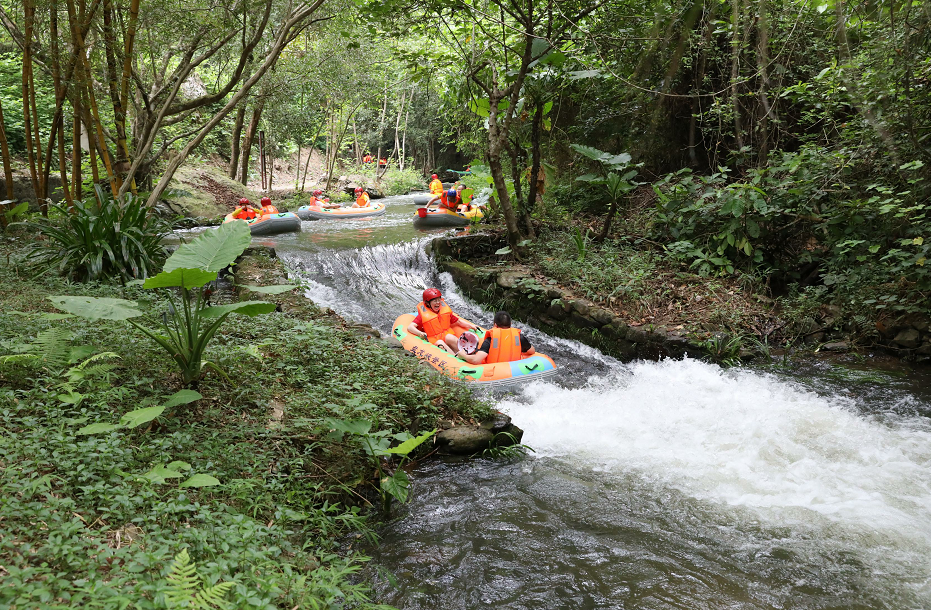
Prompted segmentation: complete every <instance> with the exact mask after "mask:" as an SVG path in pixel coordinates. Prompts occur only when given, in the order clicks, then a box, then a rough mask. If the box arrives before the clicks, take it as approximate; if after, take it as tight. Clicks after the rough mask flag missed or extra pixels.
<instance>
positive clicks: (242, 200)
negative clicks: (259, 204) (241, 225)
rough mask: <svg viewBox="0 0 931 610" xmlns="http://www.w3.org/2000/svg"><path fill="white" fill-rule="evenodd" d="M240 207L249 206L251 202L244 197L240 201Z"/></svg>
mask: <svg viewBox="0 0 931 610" xmlns="http://www.w3.org/2000/svg"><path fill="white" fill-rule="evenodd" d="M239 205H249V200H248V199H246V198H245V197H243V198H242V199H240V200H239Z"/></svg>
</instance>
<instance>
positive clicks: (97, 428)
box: [75, 424, 123, 436]
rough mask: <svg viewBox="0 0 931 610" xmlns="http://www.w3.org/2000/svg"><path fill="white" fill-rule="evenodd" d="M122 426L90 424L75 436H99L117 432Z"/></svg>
mask: <svg viewBox="0 0 931 610" xmlns="http://www.w3.org/2000/svg"><path fill="white" fill-rule="evenodd" d="M122 427H123V426H121V425H119V424H91V425H89V426H84V427H83V428H81V429H80V430H78V431H77V432H75V434H77V435H78V436H84V435H86V434H100V433H101V432H110V431H111V430H117V429H119V428H122Z"/></svg>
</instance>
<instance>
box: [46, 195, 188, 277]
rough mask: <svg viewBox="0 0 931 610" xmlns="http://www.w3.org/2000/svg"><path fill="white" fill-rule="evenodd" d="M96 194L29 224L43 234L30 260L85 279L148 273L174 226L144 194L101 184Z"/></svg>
mask: <svg viewBox="0 0 931 610" xmlns="http://www.w3.org/2000/svg"><path fill="white" fill-rule="evenodd" d="M94 188H95V189H96V191H97V198H96V199H90V198H88V199H85V200H84V201H83V202H82V201H75V202H74V207H73V208H72V209H71V210H67V209H65V208H62V207H58V206H56V207H55V208H53V212H56V213H53V214H52V215H51V216H52V218H43V219H40V220H38V221H36V222H32V223H28V224H29V226H31V227H33V228H34V229H36V230H37V232H38V233H39V234H40V235H42V236H43V237H44V238H45V239H44V240H41V241H38V242H36V243H35V244H33V246H32V247H31V248H32V251H31V253H30V254H31V256H30V259H31V262H32V263H33V264H35V265H38V266H39V267H41V268H46V269H49V268H50V269H56V270H57V271H58V272H59V273H61V274H64V275H69V276H72V277H75V278H77V279H81V280H96V279H103V278H106V277H119V278H120V279H122V280H123V281H126V280H131V279H142V278H146V277H148V276H149V275H151V274H152V273H153V271H155V270H156V269H157V266H158V264H160V263H161V262H162V261H163V260H164V259H165V254H166V253H165V247H164V246H163V245H162V240H163V239H164V237H165V235H166V234H167V233H169V232H170V231H171V226H170V225H169V224H168V223H167V222H166V221H165V220H163V219H161V218H159V217H158V216H156V215H155V214H152V213H151V210H149V208H148V207H147V206H146V204H145V199H144V198H142V197H136V196H134V195H132V194H129V193H127V194H126V195H124V196H123V197H122V198H120V199H113V197H112V196H111V195H110V193H109V191H105V190H103V189H101V188H100V186H95V187H94Z"/></svg>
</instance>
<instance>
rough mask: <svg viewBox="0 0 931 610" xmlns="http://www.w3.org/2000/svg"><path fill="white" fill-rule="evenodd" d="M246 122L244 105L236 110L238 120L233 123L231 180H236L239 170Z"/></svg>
mask: <svg viewBox="0 0 931 610" xmlns="http://www.w3.org/2000/svg"><path fill="white" fill-rule="evenodd" d="M245 122H246V105H245V104H242V105H240V106H239V108H238V109H237V110H236V120H235V121H234V122H233V138H232V142H231V143H230V169H229V172H227V174H226V175H227V176H229V177H230V180H235V179H236V172H237V171H238V170H239V151H240V148H239V141H240V140H241V139H242V127H243V124H244V123H245Z"/></svg>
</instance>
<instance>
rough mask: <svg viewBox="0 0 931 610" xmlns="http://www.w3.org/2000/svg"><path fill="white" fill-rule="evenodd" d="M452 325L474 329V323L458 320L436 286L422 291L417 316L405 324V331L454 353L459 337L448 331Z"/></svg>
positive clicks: (457, 347) (475, 327)
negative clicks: (421, 299) (421, 300)
mask: <svg viewBox="0 0 931 610" xmlns="http://www.w3.org/2000/svg"><path fill="white" fill-rule="evenodd" d="M453 326H458V327H460V328H463V329H465V330H476V329H477V328H478V327H477V326H476V325H475V324H471V323H469V322H466V321H465V320H460V319H459V318H458V317H457V316H456V314H454V313H453V310H452V309H450V308H449V305H447V304H446V301H444V300H443V295H442V294H441V293H440V291H439V290H437V289H436V288H427V289H426V290H424V291H423V302H421V303H417V316H416V317H415V318H414V319H413V320H412V321H411V323H410V324H409V325H408V326H407V332H409V333H411V334H413V335H417V336H418V337H420V338H421V339H426V340H427V341H429V342H430V343H432V344H434V345H436V346H437V347H438V348H440V349H441V350H443V351H446V352H450V353H453V354H454V353H456V350H458V349H459V344H458V341H459V339H458V338H457V337H456V335H454V334H453V333H451V332H449V331H450V329H452V327H453Z"/></svg>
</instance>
